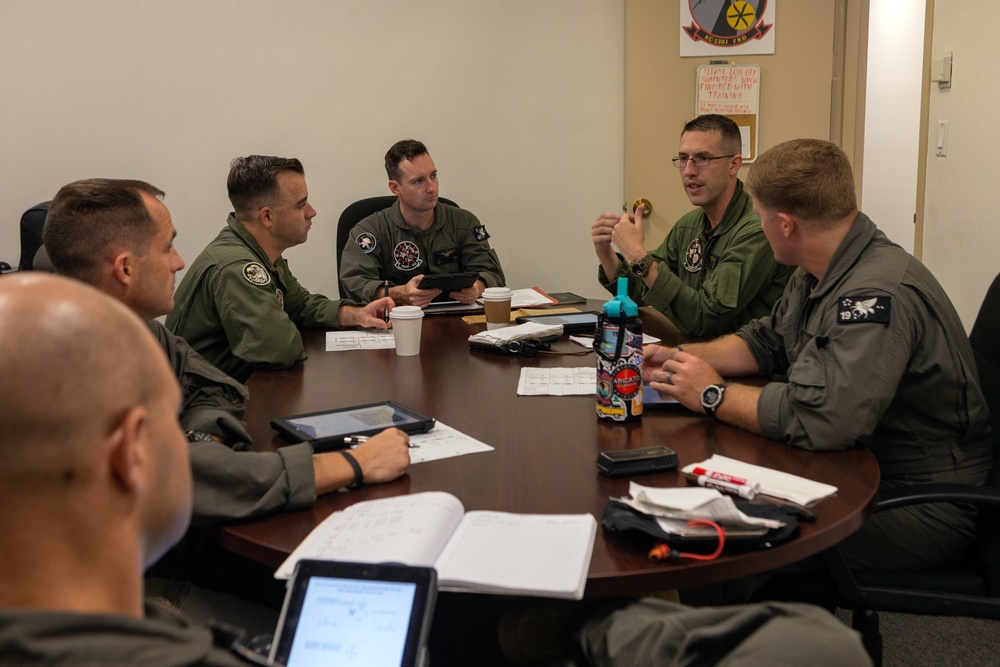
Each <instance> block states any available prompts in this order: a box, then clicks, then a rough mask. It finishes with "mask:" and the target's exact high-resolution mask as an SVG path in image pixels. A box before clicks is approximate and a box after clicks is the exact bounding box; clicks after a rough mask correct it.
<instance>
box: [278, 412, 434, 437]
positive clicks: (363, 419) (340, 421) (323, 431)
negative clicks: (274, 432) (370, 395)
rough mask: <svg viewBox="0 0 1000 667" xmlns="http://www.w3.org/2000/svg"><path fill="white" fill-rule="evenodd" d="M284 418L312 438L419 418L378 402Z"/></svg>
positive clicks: (416, 421)
mask: <svg viewBox="0 0 1000 667" xmlns="http://www.w3.org/2000/svg"><path fill="white" fill-rule="evenodd" d="M285 421H287V422H288V423H289V424H291V425H292V426H294V427H295V428H296V429H298V430H299V431H301V432H302V433H305V434H307V435H308V436H309V438H308V439H309V440H313V439H318V438H327V437H330V436H336V435H350V434H352V433H366V432H369V431H372V430H376V429H378V430H381V429H386V428H390V427H393V426H395V427H396V428H401V429H402V428H403V427H404V426H406V425H413V424H419V423H421V421H422V420H420V419H418V418H417V417H414V416H413V415H411V414H408V413H406V412H403V411H402V410H400V409H399V408H397V407H395V406H393V405H388V404H381V405H367V406H361V407H358V408H351V409H348V410H338V411H336V412H325V413H321V414H316V415H306V416H302V417H289V418H288V419H286V420H285ZM404 430H405V429H404Z"/></svg>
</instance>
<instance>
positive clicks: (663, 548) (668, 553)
mask: <svg viewBox="0 0 1000 667" xmlns="http://www.w3.org/2000/svg"><path fill="white" fill-rule="evenodd" d="M688 525H689V526H692V527H693V526H711V527H712V528H714V529H715V532H716V533H718V535H719V544H718V546H716V547H715V551H713V552H712V553H710V554H693V553H688V552H686V551H676V550H674V549H671V548H670V546H669V545H667V544H663V543H660V544H657V545H656V546H655V547H653V548H652V549H650V550H649V560H651V561H652V562H654V563H659V562H660V561H661V560H668V559H669V560H677V559H680V558H690V559H692V560H713V559H715V558H718V557H719V555H720V554H722V550H723V548H725V546H726V531H725V529H724V528H723V527H722V526H720V525H719V524H717V523H715V522H714V521H709V520H708V519H692V520H691V521H688Z"/></svg>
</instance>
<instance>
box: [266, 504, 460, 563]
mask: <svg viewBox="0 0 1000 667" xmlns="http://www.w3.org/2000/svg"><path fill="white" fill-rule="evenodd" d="M463 513H464V508H463V507H462V503H461V502H460V501H459V500H458V498H456V497H455V496H453V495H451V494H449V493H442V492H438V491H428V492H425V493H415V494H412V495H409V496H398V497H395V498H381V499H379V500H367V501H364V502H360V503H357V504H355V505H351V506H350V507H348V508H347V509H346V510H344V511H342V512H336V513H334V514H331V515H330V516H329V517H327V518H326V519H325V520H324V521H323V523H321V524H320V525H318V526H316V528H314V529H313V531H312V532H311V533H309V535H308V536H307V537H306V539H304V540H303V541H302V544H300V545H299V546H298V547H296V548H295V551H293V552H292V553H291V555H290V556H289V557H288V558H287V559H286V560H285V562H284V563H282V564H281V567H279V568H278V570H277V571H276V572H275V573H274V576H275V578H276V579H289V578H290V577H291V576H292V574H293V573H294V571H295V564H296V563H297V562H298V561H299V559H300V558H315V559H318V560H345V561H354V562H361V563H384V562H398V563H405V564H407V565H433V563H434V559H435V558H436V557H437V555H438V554H439V553H440V552H441V548H442V547H443V545H444V543H445V542H446V541H447V540H448V536H449V535H451V533H452V532H453V531H454V530H455V526H457V525H458V523H459V521H461V519H462V514H463Z"/></svg>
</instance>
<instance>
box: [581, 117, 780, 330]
mask: <svg viewBox="0 0 1000 667" xmlns="http://www.w3.org/2000/svg"><path fill="white" fill-rule="evenodd" d="M741 151H742V139H741V136H740V130H739V127H737V126H736V123H734V122H733V121H732V120H730V119H729V118H726V117H725V116H719V115H715V114H710V115H705V116H698V117H697V118H695V119H694V120H692V121H689V122H688V123H687V124H686V125H685V126H684V129H683V131H682V132H681V141H680V149H679V150H678V153H677V155H676V156H675V157H674V158H672V160H671V161H672V162H673V164H674V166H675V167H677V168H678V169H679V170H680V175H681V182H682V184H683V185H684V193H685V194H686V195H687V197H688V199H689V200H690V201H691V203H692V204H694V205H695V206H697V207H698V208H696V209H694V210H693V211H691V212H689V213H687V214H686V215H684V217H682V218H681V219H680V220H678V221H677V223H676V224H675V225H674V227H673V228H672V229H671V230H670V233H669V234H668V235H667V237H666V238H665V239H664V240H663V243H661V244H660V247H659V248H657V249H656V250H652V251H647V250H646V246H645V232H644V231H643V228H642V221H641V218H639V219H637V218H636V217H635V216H633V215H630V214H628V213H626V214H624V215H619V214H615V213H602V214H601V215H600V216H598V218H597V220H595V221H594V223H593V225H591V229H590V233H591V239H592V240H593V242H594V250H595V252H596V253H597V257H598V259H599V260H600V267H599V269H598V280H599V281H600V283H601V284H602V285H603V286H604V287H605V289H607V290H608V291H610V292H611V293H612V294H615V293H617V283H618V278H620V277H626V278H628V281H629V296H631V297H632V298H633V299H635V301H636V302H638V303H639V304H640V305H647V306H652V307H653V308H655V309H656V310H658V311H660V312H661V313H663V314H664V315H665V316H666V317H667V318H668V319H669V320H670V321H671V322H673V323H674V324H675V325H676V326H677V328H678V329H679V330H680V332H681V333H682V334H683V335H684V336H719V335H721V334H724V333H731V332H733V331H735V330H736V329H738V328H739V327H740V326H742V325H744V324H746V323H747V322H749V321H750V320H752V319H754V318H757V317H763V316H764V315H766V314H768V313H769V312H770V311H771V306H773V305H774V302H775V301H777V300H778V297H779V296H781V292H782V290H784V288H785V283H786V282H788V277H789V276H790V275H791V273H792V269H791V268H790V267H787V266H782V265H781V264H779V263H778V262H776V261H775V259H774V255H773V254H772V253H771V249H770V247H768V245H767V238H766V237H765V236H764V233H763V232H762V231H761V228H760V218H759V217H758V216H757V214H756V213H755V212H754V210H753V202H752V201H751V199H750V195H749V194H748V193H747V192H746V190H745V189H744V187H743V183H742V182H741V181H740V180H739V178H737V174H738V173H739V169H740V165H742V164H743V157H742V155H741ZM612 244H614V247H612ZM615 247H617V249H618V252H615Z"/></svg>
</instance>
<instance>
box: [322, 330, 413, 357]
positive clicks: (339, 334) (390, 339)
mask: <svg viewBox="0 0 1000 667" xmlns="http://www.w3.org/2000/svg"><path fill="white" fill-rule="evenodd" d="M394 349H396V339H395V337H394V336H393V333H392V330H381V331H371V330H348V331H327V332H326V351H327V352H343V351H345V350H394Z"/></svg>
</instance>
